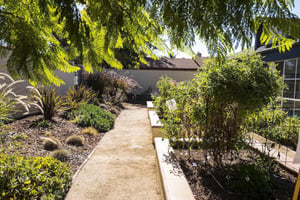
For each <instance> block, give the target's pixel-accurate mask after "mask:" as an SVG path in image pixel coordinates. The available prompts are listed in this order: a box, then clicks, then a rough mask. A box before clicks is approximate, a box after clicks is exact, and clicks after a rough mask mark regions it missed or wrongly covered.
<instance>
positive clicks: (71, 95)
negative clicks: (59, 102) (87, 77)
mask: <svg viewBox="0 0 300 200" xmlns="http://www.w3.org/2000/svg"><path fill="white" fill-rule="evenodd" d="M95 96H96V93H95V92H94V90H92V89H90V88H87V87H85V86H83V85H80V86H79V87H78V86H77V87H73V88H70V89H69V91H68V92H67V95H66V96H65V98H64V99H65V107H66V110H73V109H76V108H78V107H79V106H81V105H83V104H87V103H89V102H90V101H91V100H92V99H93V98H94V97H95Z"/></svg>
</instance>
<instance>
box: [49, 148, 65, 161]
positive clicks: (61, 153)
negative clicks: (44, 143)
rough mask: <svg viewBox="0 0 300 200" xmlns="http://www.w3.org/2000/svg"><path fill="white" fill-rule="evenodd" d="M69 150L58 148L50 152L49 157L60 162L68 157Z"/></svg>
mask: <svg viewBox="0 0 300 200" xmlns="http://www.w3.org/2000/svg"><path fill="white" fill-rule="evenodd" d="M69 155H70V154H69V152H68V151H67V150H66V149H58V150H55V151H53V152H52V153H51V157H52V158H55V159H57V160H59V161H61V162H65V161H67V160H68V158H69Z"/></svg>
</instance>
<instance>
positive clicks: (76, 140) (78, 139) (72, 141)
mask: <svg viewBox="0 0 300 200" xmlns="http://www.w3.org/2000/svg"><path fill="white" fill-rule="evenodd" d="M66 143H67V144H69V145H73V146H78V147H79V146H83V144H84V137H82V136H79V135H71V136H69V137H68V138H67V140H66Z"/></svg>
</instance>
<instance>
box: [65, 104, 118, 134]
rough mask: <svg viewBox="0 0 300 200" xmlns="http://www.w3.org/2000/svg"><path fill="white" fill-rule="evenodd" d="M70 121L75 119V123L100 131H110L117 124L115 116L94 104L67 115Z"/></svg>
mask: <svg viewBox="0 0 300 200" xmlns="http://www.w3.org/2000/svg"><path fill="white" fill-rule="evenodd" d="M66 117H67V118H68V119H75V122H76V123H77V124H79V125H80V126H82V127H89V126H92V127H94V128H96V129H98V130H99V131H103V132H106V131H109V130H110V129H112V128H113V126H114V123H115V116H114V115H113V114H111V113H110V112H107V111H105V110H103V109H101V108H99V107H98V106H95V105H93V104H85V105H82V106H80V107H79V108H77V109H75V110H72V111H71V112H69V113H67V115H66Z"/></svg>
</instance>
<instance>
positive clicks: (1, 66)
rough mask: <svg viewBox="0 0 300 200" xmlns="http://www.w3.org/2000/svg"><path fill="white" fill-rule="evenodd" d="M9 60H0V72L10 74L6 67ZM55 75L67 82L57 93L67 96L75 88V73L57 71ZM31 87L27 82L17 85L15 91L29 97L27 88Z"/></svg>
mask: <svg viewBox="0 0 300 200" xmlns="http://www.w3.org/2000/svg"><path fill="white" fill-rule="evenodd" d="M7 59H8V57H7V58H2V59H0V72H4V73H8V71H7V69H6V66H5V65H6V62H7ZM55 74H56V75H57V76H58V77H59V78H61V79H62V80H63V81H64V82H65V84H64V85H61V86H60V87H56V91H57V93H58V94H60V95H64V94H66V92H67V91H68V89H69V88H70V87H73V86H74V73H65V72H62V71H59V70H56V71H55ZM29 85H30V84H29V82H28V81H25V82H24V83H21V84H17V85H16V87H15V91H17V92H18V94H22V95H28V94H29V92H28V90H27V89H26V86H29Z"/></svg>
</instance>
